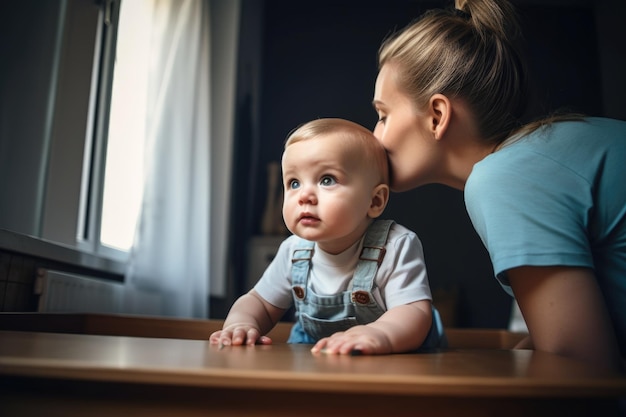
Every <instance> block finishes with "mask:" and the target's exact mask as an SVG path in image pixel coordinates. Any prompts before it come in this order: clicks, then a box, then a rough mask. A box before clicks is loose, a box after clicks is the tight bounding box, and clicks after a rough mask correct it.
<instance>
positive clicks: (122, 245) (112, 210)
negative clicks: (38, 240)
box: [100, 0, 153, 251]
mask: <svg viewBox="0 0 626 417" xmlns="http://www.w3.org/2000/svg"><path fill="white" fill-rule="evenodd" d="M152 3H153V1H152V0H133V1H125V2H122V3H121V8H120V13H119V24H118V30H117V46H116V53H115V65H114V69H113V83H112V91H111V102H110V103H111V104H110V112H109V121H108V122H109V123H108V134H107V146H106V164H105V167H104V189H103V197H102V217H101V222H100V244H102V245H105V246H107V247H111V248H115V249H120V250H123V251H128V250H129V249H130V248H131V246H132V243H133V237H134V232H135V229H136V223H137V217H138V214H139V210H140V205H141V197H142V192H143V150H144V137H145V134H146V132H145V129H146V126H145V120H146V111H147V110H146V99H147V80H148V77H147V74H148V71H149V58H148V51H149V47H150V28H151V26H150V18H151V15H152V13H151V8H152Z"/></svg>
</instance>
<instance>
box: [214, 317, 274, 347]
mask: <svg viewBox="0 0 626 417" xmlns="http://www.w3.org/2000/svg"><path fill="white" fill-rule="evenodd" d="M209 342H210V343H211V344H213V345H217V344H219V345H220V346H230V345H233V346H237V345H244V344H246V345H254V344H257V343H258V344H261V345H270V344H272V339H270V338H269V337H267V336H261V333H260V331H259V329H257V328H256V327H254V326H253V325H251V324H245V323H238V324H231V325H229V326H228V327H224V328H223V329H222V330H218V331H216V332H214V333H213V334H211V337H209Z"/></svg>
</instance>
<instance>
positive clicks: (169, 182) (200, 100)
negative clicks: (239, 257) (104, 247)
mask: <svg viewBox="0 0 626 417" xmlns="http://www.w3.org/2000/svg"><path fill="white" fill-rule="evenodd" d="M135 1H136V0H135ZM147 1H150V2H151V3H152V6H153V19H154V24H153V32H152V39H151V48H150V51H149V55H150V58H149V65H150V68H151V71H150V76H149V78H148V97H147V103H148V107H147V118H146V148H145V149H146V151H145V154H146V159H145V169H146V171H145V174H146V175H145V178H146V180H145V184H144V200H143V203H142V207H141V214H140V217H139V222H138V229H137V233H136V235H135V242H134V244H133V249H132V250H131V260H130V266H129V270H128V274H127V282H128V283H129V285H130V286H131V288H134V289H137V290H141V291H148V292H153V293H157V294H159V295H160V298H161V314H162V315H165V316H175V317H196V318H205V317H208V283H209V255H208V254H209V250H210V248H209V235H210V223H209V216H210V212H209V210H210V209H209V190H210V186H209V184H210V178H209V177H210V155H209V145H210V144H209V140H210V123H209V119H210V106H209V95H210V91H209V90H210V63H209V56H210V55H209V54H210V32H209V10H208V7H209V3H208V2H205V1H202V0H180V1H169V0H147ZM223 221H224V220H223V219H222V222H223Z"/></svg>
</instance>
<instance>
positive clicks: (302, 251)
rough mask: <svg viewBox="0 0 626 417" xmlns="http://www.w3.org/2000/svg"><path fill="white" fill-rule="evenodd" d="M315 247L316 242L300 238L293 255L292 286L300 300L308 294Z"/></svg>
mask: <svg viewBox="0 0 626 417" xmlns="http://www.w3.org/2000/svg"><path fill="white" fill-rule="evenodd" d="M314 247H315V243H314V242H311V241H309V240H305V239H299V240H298V244H297V245H296V248H295V249H294V251H293V255H292V257H291V286H292V288H293V292H294V295H295V297H296V298H298V299H300V300H302V299H304V297H305V296H306V287H307V281H308V279H309V269H310V267H311V259H312V258H313V251H314Z"/></svg>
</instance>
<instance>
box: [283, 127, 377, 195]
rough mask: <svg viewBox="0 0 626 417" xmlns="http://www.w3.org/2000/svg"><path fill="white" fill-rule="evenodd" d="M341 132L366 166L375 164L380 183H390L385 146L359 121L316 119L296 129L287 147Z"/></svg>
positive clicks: (343, 138) (344, 140) (288, 139)
mask: <svg viewBox="0 0 626 417" xmlns="http://www.w3.org/2000/svg"><path fill="white" fill-rule="evenodd" d="M329 134H339V135H341V138H342V140H343V142H342V143H343V144H344V145H345V146H346V147H349V148H350V151H351V152H354V154H355V157H358V158H360V160H361V161H362V164H363V165H364V166H366V167H368V166H371V164H372V162H374V166H375V167H376V168H377V169H378V172H379V173H380V183H382V184H389V162H388V160H387V152H386V151H385V148H383V146H382V145H381V143H380V142H378V139H376V137H375V136H374V134H373V133H372V132H371V131H370V130H368V129H366V128H365V127H363V126H361V125H360V124H358V123H354V122H351V121H349V120H346V119H339V118H323V119H315V120H311V121H310V122H307V123H304V124H303V125H300V126H299V127H297V128H296V129H294V130H293V131H292V132H291V133H290V134H289V136H288V137H287V140H286V141H285V149H287V147H288V146H289V145H291V144H294V143H296V142H301V141H305V140H312V139H315V138H318V137H320V136H323V135H329Z"/></svg>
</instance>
